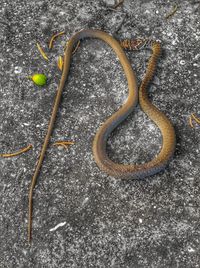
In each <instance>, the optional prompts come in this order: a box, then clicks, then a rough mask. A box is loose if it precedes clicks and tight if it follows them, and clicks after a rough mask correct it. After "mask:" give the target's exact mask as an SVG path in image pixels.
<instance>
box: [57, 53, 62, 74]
mask: <svg viewBox="0 0 200 268" xmlns="http://www.w3.org/2000/svg"><path fill="white" fill-rule="evenodd" d="M57 65H58V68H59V70H61V72H62V70H63V57H62V56H59V57H58V63H57Z"/></svg>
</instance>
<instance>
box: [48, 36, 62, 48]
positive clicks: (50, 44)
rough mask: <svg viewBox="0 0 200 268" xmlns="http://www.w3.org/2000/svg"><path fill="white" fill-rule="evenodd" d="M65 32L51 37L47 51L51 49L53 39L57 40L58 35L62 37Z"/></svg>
mask: <svg viewBox="0 0 200 268" xmlns="http://www.w3.org/2000/svg"><path fill="white" fill-rule="evenodd" d="M64 33H65V32H60V33H57V34H54V35H53V36H52V37H51V40H50V42H49V49H52V48H53V42H54V40H55V38H57V37H58V36H60V35H63V34H64Z"/></svg>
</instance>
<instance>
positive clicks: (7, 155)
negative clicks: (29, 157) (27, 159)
mask: <svg viewBox="0 0 200 268" xmlns="http://www.w3.org/2000/svg"><path fill="white" fill-rule="evenodd" d="M31 148H33V146H32V145H31V144H29V145H28V146H27V147H25V148H22V149H21V150H19V151H17V152H14V153H6V154H0V157H14V156H17V155H19V154H22V153H25V152H27V151H29V150H30V149H31Z"/></svg>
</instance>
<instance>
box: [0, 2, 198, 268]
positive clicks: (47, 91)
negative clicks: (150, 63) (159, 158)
mask: <svg viewBox="0 0 200 268" xmlns="http://www.w3.org/2000/svg"><path fill="white" fill-rule="evenodd" d="M176 3H177V4H178V10H177V12H176V14H175V15H174V16H173V17H171V18H170V19H169V20H166V19H165V16H166V14H168V13H169V12H170V11H171V10H172V9H173V6H174V1H161V0H158V1H145V0H143V1H139V0H135V1H131V0H125V1H124V4H123V5H122V6H121V7H118V9H117V10H116V11H115V10H112V6H113V5H114V4H115V1H114V0H109V1H108V0H107V1H78V0H74V1H72V0H69V1H60V0H57V1H54V0H44V1H43V0H42V1H28V0H27V1H25V0H13V1H8V0H1V5H0V21H1V23H0V42H1V44H0V47H1V50H0V114H1V122H0V146H1V147H0V148H1V149H0V152H9V151H16V150H17V149H19V148H22V147H25V146H27V145H28V144H33V146H34V149H33V150H31V151H29V152H28V153H26V154H23V155H21V156H18V157H14V158H10V159H0V174H1V176H0V204H1V205H0V267H1V268H4V267H5V268H11V267H24V268H25V267H60V268H64V267H70V268H71V267H81V268H82V267H106V268H107V267H113V268H125V267H127V268H128V267H129V268H134V267H153V268H154V267H156V268H161V267H181V268H183V267H187V268H190V267H191V268H194V267H200V225H199V220H200V208H199V206H200V179H199V172H200V156H199V153H200V127H199V126H198V125H195V128H194V129H192V128H191V127H190V126H189V125H188V117H189V115H190V114H191V113H192V112H195V113H196V114H198V113H199V112H200V93H199V89H200V82H199V80H200V75H199V74H200V73H199V69H200V64H199V60H200V23H199V21H200V20H199V17H200V16H199V15H200V14H199V13H200V12H199V10H200V2H199V1H176ZM7 24H8V25H7ZM82 28H98V29H102V30H105V31H107V32H109V33H110V34H112V35H114V36H115V37H116V38H122V39H123V38H137V37H151V38H153V39H158V40H160V41H161V43H162V46H163V49H164V50H163V55H162V58H161V60H160V62H159V65H158V68H157V74H156V76H155V79H154V81H153V83H152V85H151V87H150V89H149V92H150V98H151V100H152V101H153V102H154V103H155V104H156V105H157V106H158V107H159V108H160V109H161V110H162V111H163V112H164V113H166V114H167V115H168V117H169V118H170V119H171V120H172V122H173V124H174V126H175V129H176V133H177V148H176V153H175V157H174V159H173V160H172V162H171V163H170V165H169V167H168V168H167V169H166V170H165V171H164V172H162V173H160V174H158V175H155V176H154V177H152V178H149V179H146V180H144V181H133V180H132V181H131V180H129V181H119V180H116V179H114V178H111V177H108V176H107V175H106V174H104V173H103V172H101V171H100V170H99V169H98V167H97V166H96V164H95V162H94V159H93V156H92V150H91V145H92V140H93V138H94V135H95V133H96V131H97V129H98V127H99V126H100V124H101V123H102V122H104V120H105V119H106V118H107V117H108V116H109V115H111V114H112V113H113V112H114V111H116V110H117V109H118V108H119V107H120V105H121V104H122V103H123V102H124V100H125V99H126V96H127V84H126V81H125V77H124V73H123V72H122V69H121V67H120V65H119V62H118V60H117V59H116V56H115V55H114V53H113V52H112V50H111V49H110V48H109V47H108V46H107V45H106V44H104V43H103V42H101V41H98V40H85V41H83V42H82V44H81V47H80V48H79V49H78V51H77V53H76V54H75V55H74V57H73V61H72V67H71V73H70V77H69V82H68V84H67V85H66V88H65V91H64V94H63V99H62V103H61V107H60V110H59V116H58V119H57V122H56V128H55V131H54V134H53V137H52V141H56V140H59V139H69V140H75V141H76V144H75V145H74V146H71V147H70V148H69V149H68V150H65V149H58V148H56V147H54V146H50V147H49V150H48V154H47V157H46V159H45V162H44V165H43V168H42V171H41V174H40V177H39V179H38V183H37V187H36V189H35V193H34V214H33V217H34V222H33V240H32V245H31V247H29V246H28V243H27V202H28V188H29V184H30V180H31V176H32V174H33V170H34V166H35V163H36V159H37V157H38V153H39V149H40V147H41V144H42V142H43V138H44V135H45V132H46V129H47V125H48V120H49V115H50V111H51V107H52V103H53V99H54V96H55V93H56V88H57V84H58V82H59V79H60V72H59V70H58V69H57V66H56V59H57V57H58V55H61V54H62V51H63V46H64V44H65V42H66V40H67V39H68V38H69V37H70V36H71V35H72V34H73V33H74V32H76V31H77V30H80V29H82ZM62 30H65V31H66V35H65V36H63V37H61V38H59V39H58V40H57V41H56V42H55V46H54V49H53V50H52V52H47V53H48V55H49V58H50V60H49V62H46V61H45V60H43V59H42V57H41V56H40V54H39V53H38V51H37V48H36V42H37V41H39V42H40V43H41V44H42V46H43V47H44V48H45V50H46V51H47V42H48V41H49V39H50V37H51V35H52V34H53V33H54V32H58V31H62ZM127 55H128V57H129V59H130V61H131V63H132V65H133V68H134V69H135V70H136V74H137V77H138V83H140V81H141V78H142V76H143V74H144V71H145V67H146V63H147V59H148V57H149V55H150V52H148V51H145V50H144V51H141V52H137V53H133V52H127ZM34 72H44V73H46V74H48V77H49V82H48V85H47V86H46V87H44V88H38V87H36V86H34V85H33V84H32V82H31V81H29V80H28V79H27V78H26V76H28V75H31V74H32V73H34ZM199 115H200V113H199ZM160 142H161V136H160V133H159V131H158V130H157V128H156V127H155V126H154V124H153V123H152V122H151V121H150V120H149V119H148V118H147V117H146V116H145V115H144V114H143V113H142V111H141V110H140V108H139V107H138V108H137V109H136V110H135V112H134V113H133V114H132V115H131V116H130V117H129V118H128V119H127V120H126V122H124V123H123V124H122V125H121V127H119V128H118V129H117V130H116V131H114V133H113V135H112V136H111V137H110V139H109V141H108V152H109V155H110V157H111V158H112V159H114V160H115V161H118V162H122V163H129V162H137V163H141V162H142V161H148V160H150V159H151V158H152V157H154V155H155V154H156V153H157V152H158V150H159V148H160ZM60 223H63V226H60V227H59V228H57V229H56V230H55V229H52V228H54V227H56V226H57V225H58V224H60Z"/></svg>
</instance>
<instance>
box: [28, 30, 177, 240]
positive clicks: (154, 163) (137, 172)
mask: <svg viewBox="0 0 200 268" xmlns="http://www.w3.org/2000/svg"><path fill="white" fill-rule="evenodd" d="M88 37H92V38H98V39H101V40H103V41H105V42H106V43H107V44H109V45H110V46H111V47H112V49H113V50H114V51H115V53H116V55H117V56H118V58H119V60H120V63H121V65H122V67H123V70H124V73H125V75H126V78H127V82H128V89H129V94H128V98H127V101H126V102H125V103H124V104H123V106H122V107H121V108H120V109H119V110H118V111H117V112H115V113H114V114H113V115H112V116H111V117H110V118H108V119H107V120H106V122H105V123H104V124H103V125H102V126H101V127H100V129H99V130H98V131H97V133H96V135H95V138H94V142H93V154H94V158H95V161H96V163H97V165H98V166H99V168H100V169H102V170H103V171H105V172H106V173H107V174H109V175H111V176H114V177H119V178H137V179H142V178H144V177H146V176H150V175H153V174H155V173H157V172H159V171H161V170H162V169H164V168H165V166H166V165H167V164H168V162H169V160H170V159H171V157H172V156H173V153H174V150H175V131H174V128H173V126H172V124H171V122H170V121H169V119H168V118H167V117H166V116H165V115H164V114H163V113H162V112H161V111H159V110H158V109H157V108H156V107H155V106H154V105H153V104H152V103H151V102H150V101H149V99H148V96H147V92H146V88H147V86H148V84H149V82H150V80H151V79H152V76H153V74H154V70H155V66H156V62H157V59H158V57H159V55H160V50H161V48H160V44H159V43H158V42H153V43H152V52H153V53H152V56H151V57H150V59H149V62H148V67H147V72H146V75H145V77H144V79H143V81H142V83H141V86H140V88H139V103H140V106H141V108H142V110H143V111H144V112H145V113H146V114H147V115H148V117H149V118H151V119H152V120H153V121H154V123H155V124H156V125H157V126H158V128H159V129H160V131H161V134H162V148H161V150H160V152H159V154H158V155H157V156H156V157H155V158H154V159H152V160H151V161H150V162H147V163H145V164H141V165H132V164H130V165H123V164H118V163H115V162H113V161H112V160H111V159H109V157H108V155H107V153H106V141H107V139H108V136H109V135H110V133H111V132H112V131H113V129H114V128H116V127H117V126H118V125H119V124H120V123H121V122H122V121H124V119H125V118H126V117H127V116H128V115H129V114H130V113H131V112H132V111H133V109H134V108H135V106H136V105H137V102H138V89H137V83H136V78H135V74H134V72H133V69H132V67H131V64H130V63H129V60H128V59H127V57H126V55H125V53H124V51H123V49H122V47H121V46H120V44H119V43H118V42H117V41H116V40H115V39H114V38H113V37H111V36H110V35H109V34H107V33H105V32H102V31H99V30H82V31H80V32H78V33H76V34H75V35H74V36H72V38H71V39H70V40H69V41H68V43H67V47H66V50H65V56H64V67H63V72H62V77H61V80H60V84H59V87H58V90H57V94H56V98H55V103H54V105H53V111H52V115H51V118H50V122H49V126H48V130H47V134H46V137H45V140H44V143H43V146H42V150H41V153H40V155H39V159H38V162H37V165H36V169H35V172H34V175H33V178H32V182H31V187H30V191H29V223H28V240H29V241H30V239H31V225H32V196H33V190H34V187H35V184H36V180H37V177H38V175H39V171H40V168H41V165H42V162H43V159H44V156H45V152H46V149H47V146H48V143H49V140H50V137H51V134H52V130H53V127H54V122H55V119H56V115H57V111H58V108H59V103H60V99H61V96H62V91H63V88H64V85H65V82H66V80H67V77H68V73H69V68H70V59H71V56H72V52H73V48H74V45H75V44H76V43H77V41H79V40H80V39H82V38H88Z"/></svg>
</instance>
